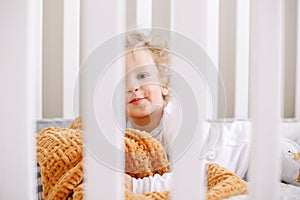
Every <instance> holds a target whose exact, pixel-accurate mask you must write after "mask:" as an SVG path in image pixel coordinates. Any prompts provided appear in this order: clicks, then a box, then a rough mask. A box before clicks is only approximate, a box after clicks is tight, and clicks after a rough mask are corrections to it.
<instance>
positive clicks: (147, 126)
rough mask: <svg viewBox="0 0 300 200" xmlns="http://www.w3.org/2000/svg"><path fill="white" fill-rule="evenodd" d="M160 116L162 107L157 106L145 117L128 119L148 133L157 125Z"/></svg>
mask: <svg viewBox="0 0 300 200" xmlns="http://www.w3.org/2000/svg"><path fill="white" fill-rule="evenodd" d="M162 116H163V108H158V109H156V110H155V111H154V112H152V113H151V114H150V115H147V116H145V117H138V118H131V119H130V120H131V122H132V124H133V126H134V127H135V128H137V129H139V130H142V131H146V132H148V133H150V132H151V131H153V130H154V129H155V128H156V127H157V126H158V125H159V123H160V120H161V118H162Z"/></svg>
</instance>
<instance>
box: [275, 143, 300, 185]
mask: <svg viewBox="0 0 300 200" xmlns="http://www.w3.org/2000/svg"><path fill="white" fill-rule="evenodd" d="M298 153H300V145H299V144H298V143H296V142H294V141H292V140H290V139H287V138H283V140H282V141H281V154H280V155H281V166H282V169H281V180H282V181H284V182H286V183H290V184H293V185H298V186H300V183H299V182H297V181H296V180H297V179H298V181H300V159H296V158H295V157H294V156H295V155H296V154H298Z"/></svg>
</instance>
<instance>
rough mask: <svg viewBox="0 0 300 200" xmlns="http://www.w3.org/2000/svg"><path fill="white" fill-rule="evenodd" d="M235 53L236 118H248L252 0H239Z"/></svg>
mask: <svg viewBox="0 0 300 200" xmlns="http://www.w3.org/2000/svg"><path fill="white" fill-rule="evenodd" d="M236 3H237V5H236V50H235V52H236V55H235V108H234V111H235V114H234V115H235V118H238V119H248V96H249V95H248V92H249V42H250V38H249V33H250V32H249V23H250V21H249V20H250V19H249V18H250V15H249V12H250V0H237V2H236Z"/></svg>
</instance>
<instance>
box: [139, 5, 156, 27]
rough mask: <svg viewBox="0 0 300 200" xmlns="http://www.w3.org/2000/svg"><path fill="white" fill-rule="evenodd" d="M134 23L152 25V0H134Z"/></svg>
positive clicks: (143, 25)
mask: <svg viewBox="0 0 300 200" xmlns="http://www.w3.org/2000/svg"><path fill="white" fill-rule="evenodd" d="M136 25H138V26H142V27H151V26H152V0H143V1H138V0H137V1H136Z"/></svg>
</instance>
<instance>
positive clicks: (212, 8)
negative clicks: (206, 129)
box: [203, 0, 225, 119]
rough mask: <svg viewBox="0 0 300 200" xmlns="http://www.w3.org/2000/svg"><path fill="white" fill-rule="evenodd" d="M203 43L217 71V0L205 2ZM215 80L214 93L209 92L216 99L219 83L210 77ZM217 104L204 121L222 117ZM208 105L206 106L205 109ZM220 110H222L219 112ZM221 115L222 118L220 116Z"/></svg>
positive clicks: (218, 14) (208, 112) (218, 32)
mask: <svg viewBox="0 0 300 200" xmlns="http://www.w3.org/2000/svg"><path fill="white" fill-rule="evenodd" d="M205 4H206V5H205V8H206V9H205V10H204V12H205V15H206V16H205V20H206V21H205V27H203V28H204V30H205V42H204V48H205V50H206V52H207V54H208V56H209V58H210V59H211V60H212V61H213V63H214V65H215V67H216V69H217V70H218V69H219V34H220V30H219V29H220V28H219V26H220V25H219V23H220V22H219V21H220V19H219V17H220V8H219V7H220V1H219V0H211V1H206V3H205ZM212 78H213V79H214V80H215V87H214V88H216V90H215V91H210V92H211V93H214V94H212V96H216V97H218V96H219V95H218V93H219V92H218V88H219V84H220V83H219V82H218V77H216V76H215V77H212ZM208 97H209V95H206V102H209V101H210V99H209V98H208ZM220 101H222V102H224V99H221V100H219V102H220ZM219 102H212V109H213V112H210V111H209V110H208V109H207V110H206V112H205V113H206V119H216V118H218V117H224V116H223V115H224V109H225V108H224V107H223V108H220V107H219ZM208 106H209V104H207V107H208ZM220 109H222V110H220ZM220 113H222V114H220ZM220 115H222V116H220Z"/></svg>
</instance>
